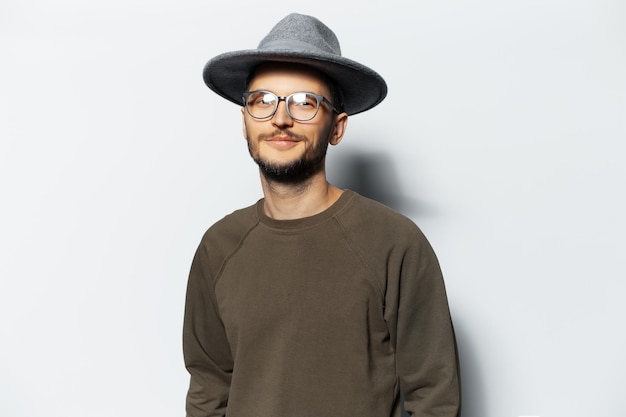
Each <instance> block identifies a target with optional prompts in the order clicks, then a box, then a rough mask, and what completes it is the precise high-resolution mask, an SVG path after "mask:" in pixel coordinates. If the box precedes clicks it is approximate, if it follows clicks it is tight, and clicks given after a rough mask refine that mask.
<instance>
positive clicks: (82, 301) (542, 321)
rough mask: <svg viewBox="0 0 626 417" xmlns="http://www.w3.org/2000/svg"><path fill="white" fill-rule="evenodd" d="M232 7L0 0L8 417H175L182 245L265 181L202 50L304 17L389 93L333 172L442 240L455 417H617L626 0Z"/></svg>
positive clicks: (0, 227) (247, 40) (358, 126)
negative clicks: (458, 378)
mask: <svg viewBox="0 0 626 417" xmlns="http://www.w3.org/2000/svg"><path fill="white" fill-rule="evenodd" d="M217 3H218V2H209V1H200V0H196V1H191V0H182V1H180V0H179V1H176V2H174V1H167V2H166V1H163V0H161V1H148V0H123V1H122V0H109V1H104V0H101V1H79V0H65V1H63V0H56V1H43V0H39V1H36V0H19V1H18V0H3V1H2V2H1V3H0V193H1V194H0V195H1V197H0V198H1V204H0V256H1V263H0V331H1V335H2V340H1V342H0V415H1V416H3V417H5V416H6V417H35V416H36V417H39V416H46V417H57V416H58V417H79V416H80V417H85V416H88V417H100V416H107V417H124V416H176V415H179V416H182V415H184V396H185V391H186V388H187V381H188V379H187V374H186V371H185V370H184V367H183V363H182V354H181V340H180V339H181V325H182V312H183V304H184V293H185V286H186V278H187V272H188V269H189V264H190V262H191V257H192V255H193V252H194V251H195V248H196V245H197V244H198V241H199V239H200V237H201V235H202V233H203V232H204V230H205V229H206V228H207V227H208V226H209V225H210V224H212V223H213V222H215V221H216V220H218V219H219V218H221V217H222V216H223V215H225V214H227V213H229V212H230V211H232V210H234V209H236V208H239V207H243V206H246V205H249V204H251V203H253V202H254V201H256V199H257V198H259V197H260V195H261V191H260V186H259V182H258V175H257V172H256V168H255V166H254V164H253V163H252V162H251V161H250V160H249V157H248V155H247V151H246V148H245V143H244V141H243V139H242V137H241V129H240V113H239V109H238V108H237V106H235V105H233V104H231V103H229V102H227V101H225V100H223V99H220V98H219V97H218V96H217V95H215V94H213V93H212V92H210V91H209V90H208V89H207V88H206V87H205V86H204V84H203V83H202V80H201V70H202V66H203V65H204V63H205V61H206V60H207V59H209V58H210V57H212V56H214V55H217V54H218V53H222V52H226V51H230V50H237V49H249V48H254V47H255V46H256V45H257V43H258V42H259V40H260V39H261V38H262V37H263V36H264V35H265V34H266V33H267V32H268V31H269V30H270V28H271V27H272V26H273V25H274V24H275V23H276V22H277V21H278V20H279V19H280V18H282V17H283V16H285V15H286V14H288V13H289V12H292V11H299V12H303V13H308V14H313V15H315V16H317V17H319V18H321V19H322V20H323V21H324V22H325V23H327V24H328V25H329V26H330V27H331V28H333V29H334V30H335V32H336V33H337V35H338V37H339V39H340V41H341V44H342V49H343V53H344V55H345V56H347V57H350V58H352V59H355V60H357V61H360V62H362V63H364V64H366V65H368V66H371V67H372V68H374V69H376V70H377V71H378V72H380V73H381V74H382V75H383V76H384V77H385V79H386V80H387V82H388V84H389V95H388V97H387V99H386V100H385V101H384V102H383V103H382V104H381V105H380V106H379V107H377V108H375V109H374V110H372V111H370V112H367V113H364V114H361V115H357V116H355V117H353V118H351V119H350V123H349V124H350V126H349V130H348V133H347V136H346V137H345V138H344V141H343V142H342V143H341V144H340V145H339V146H338V147H336V148H332V149H331V150H330V155H329V164H330V165H331V168H330V169H329V171H330V173H329V174H330V175H331V178H332V179H333V180H334V181H337V182H338V183H340V184H341V183H342V182H343V183H348V185H350V184H353V185H357V184H360V186H361V188H362V190H364V191H367V190H369V191H371V192H372V193H373V194H378V196H379V197H380V198H381V199H382V200H383V201H385V202H387V203H389V204H391V205H393V206H395V207H396V208H398V209H399V210H400V211H402V212H404V213H405V214H407V215H408V216H410V217H411V218H413V219H414V220H415V221H416V222H417V223H418V224H419V225H420V226H421V228H422V229H423V230H424V232H425V233H426V235H427V236H428V237H429V239H430V240H431V243H432V244H433V246H434V247H435V250H436V251H437V253H438V255H439V257H440V261H441V263H442V267H443V269H444V274H445V277H446V284H447V288H448V294H449V299H450V305H451V309H452V315H453V319H454V322H455V325H456V328H457V332H458V339H459V340H458V341H459V348H460V352H461V359H462V367H463V383H464V407H465V409H464V414H463V416H464V417H515V416H520V415H536V416H541V417H563V416H567V417H583V416H602V417H612V416H614V417H618V416H623V415H624V414H625V412H626V402H625V401H626V400H624V395H623V392H624V389H625V388H626V384H625V383H624V372H625V371H626V362H625V360H624V352H625V351H626V336H625V332H624V318H625V317H626V307H625V304H624V303H623V299H624V296H625V295H626V294H625V293H626V284H624V279H625V278H626V267H625V264H624V252H625V249H626V245H625V243H624V242H625V234H626V221H625V220H624V213H625V212H626V201H625V195H624V183H625V179H626V168H624V164H623V160H624V158H625V156H626V145H625V139H626V121H625V120H626V76H625V75H624V74H626V6H625V3H624V2H620V1H618V0H615V1H603V0H599V1H598V0H593V1H592V0H570V1H564V0H563V1H557V0H542V1H538V0H529V1H495V0H491V1H490V0H478V1H473V2H468V1H460V0H459V1H446V0H443V1H417V2H414V1H397V0H395V1H394V0H391V1H385V2H378V3H375V5H366V4H365V2H356V1H351V2H343V3H342V2H338V1H316V2H311V4H310V5H309V6H305V5H304V4H303V2H299V3H298V6H297V7H298V8H297V9H295V8H294V7H296V6H295V5H294V3H293V2H291V1H281V0H277V1H271V2H258V1H254V2H252V1H248V0H246V1H239V2H230V4H228V5H227V4H221V3H226V2H219V3H220V5H217ZM349 167H355V169H356V170H357V171H358V172H357V174H358V175H357V176H356V177H354V175H353V174H354V172H352V173H351V172H350V170H349V169H348V168H349ZM363 169H364V170H363ZM351 175H352V179H350V178H351ZM355 178H356V179H355Z"/></svg>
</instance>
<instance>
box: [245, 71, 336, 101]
mask: <svg viewBox="0 0 626 417" xmlns="http://www.w3.org/2000/svg"><path fill="white" fill-rule="evenodd" d="M248 90H270V91H272V92H274V93H276V94H279V95H283V94H291V93H293V92H296V91H309V92H312V93H317V94H321V95H324V96H327V95H328V94H329V93H330V89H329V87H328V79H327V78H326V77H325V76H324V75H323V74H322V73H321V72H319V71H317V70H315V69H314V68H311V67H308V66H305V65H299V64H289V63H265V64H261V65H260V66H258V67H257V68H256V69H255V70H254V72H253V73H252V75H251V77H250V82H249V84H248Z"/></svg>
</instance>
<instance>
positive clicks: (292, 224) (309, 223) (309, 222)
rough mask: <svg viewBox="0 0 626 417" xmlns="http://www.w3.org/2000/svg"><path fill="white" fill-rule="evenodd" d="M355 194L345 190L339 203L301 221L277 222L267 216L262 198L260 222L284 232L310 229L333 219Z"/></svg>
mask: <svg viewBox="0 0 626 417" xmlns="http://www.w3.org/2000/svg"><path fill="white" fill-rule="evenodd" d="M355 194H356V193H355V192H354V191H351V190H344V191H343V193H341V195H340V196H339V198H338V199H337V201H335V202H334V203H333V204H332V205H331V206H330V207H328V208H327V209H326V210H324V211H322V212H321V213H318V214H315V215H313V216H309V217H303V218H300V219H291V220H276V219H273V218H271V217H269V216H268V215H267V214H265V210H263V204H264V202H265V199H264V198H262V199H260V200H259V201H257V203H256V212H257V216H258V218H259V221H260V222H261V223H262V224H264V225H266V226H269V227H271V228H274V229H282V230H295V229H302V228H309V227H313V226H316V225H318V224H320V223H322V222H324V221H326V220H328V219H330V218H332V217H333V216H334V215H335V214H337V213H338V212H339V211H341V210H342V209H343V208H344V207H346V206H347V205H348V204H349V203H350V201H351V200H352V199H353V198H354V196H355Z"/></svg>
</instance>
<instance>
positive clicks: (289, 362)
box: [184, 14, 459, 417]
mask: <svg viewBox="0 0 626 417" xmlns="http://www.w3.org/2000/svg"><path fill="white" fill-rule="evenodd" d="M204 80H205V82H206V84H207V85H208V86H209V87H210V88H211V89H212V90H213V91H215V92H216V93H218V94H219V95H221V96H223V97H225V98H226V99H228V100H230V101H232V102H235V103H237V104H239V105H242V106H243V107H242V109H241V112H242V117H243V135H244V137H245V139H246V140H247V143H248V149H249V152H250V155H251V156H252V158H253V159H254V161H255V162H256V163H257V164H258V166H259V170H260V174H261V175H260V177H261V185H262V188H263V196H264V198H263V199H261V200H260V201H258V202H257V203H256V204H255V205H252V206H250V207H248V208H244V209H242V210H239V211H236V212H234V213H232V214H230V215H228V216H226V217H225V218H224V219H222V220H220V221H219V222H217V223H216V224H215V225H213V226H212V227H211V228H210V229H209V230H208V231H207V233H206V234H205V235H204V237H203V239H202V242H201V243H200V246H199V248H198V250H197V252H196V255H195V257H194V260H193V263H192V267H191V272H190V276H189V284H188V292H187V302H186V308H185V323H184V355H185V363H186V366H187V369H188V370H189V373H190V374H191V382H190V387H189V392H188V395H187V415H188V416H189V417H207V416H225V415H227V416H229V417H348V416H350V417H356V416H359V417H390V416H395V417H398V416H400V415H402V413H403V411H402V410H403V409H405V410H406V412H408V413H409V414H410V415H414V416H420V417H425V416H432V417H435V416H436V417H445V416H456V415H457V412H458V407H459V388H458V376H457V367H456V359H455V357H456V356H455V354H456V351H455V344H454V336H453V331H452V326H451V321H450V315H449V311H448V305H447V300H446V294H445V289H444V285H443V280H442V277H441V273H440V269H439V266H438V263H437V259H436V258H435V255H434V254H433V251H432V249H431V247H430V245H429V244H428V242H427V241H426V239H425V238H424V236H423V235H422V234H421V232H420V231H419V229H418V228H417V227H416V226H415V225H414V224H413V223H412V222H411V221H410V220H408V219H407V218H405V217H403V216H401V215H400V214H397V213H396V212H394V211H392V210H391V209H388V208H387V207H385V206H383V205H381V204H379V203H376V202H374V201H372V200H369V199H366V198H364V197H362V196H360V195H358V194H356V193H355V192H352V191H349V190H341V189H339V188H337V187H335V186H333V185H331V184H329V183H328V182H327V180H326V174H325V154H326V149H327V147H328V144H331V145H337V144H338V143H339V142H340V141H341V139H342V137H343V135H344V132H345V129H346V123H347V119H348V115H352V114H356V113H359V112H362V111H365V110H367V109H369V108H371V107H373V106H375V105H377V104H378V103H380V101H382V100H383V99H384V97H385V95H386V92H387V87H386V84H385V82H384V81H383V79H382V78H381V77H380V76H379V75H378V74H377V73H375V72H374V71H372V70H371V69H369V68H367V67H365V66H363V65H361V64H359V63H356V62H354V61H351V60H348V59H346V58H343V57H342V56H341V53H340V49H339V43H338V41H337V39H336V37H335V35H334V34H333V32H332V31H331V30H330V29H328V28H327V27H326V26H325V25H324V24H322V23H321V22H320V21H318V20H317V19H315V18H312V17H309V16H303V15H297V14H292V15H289V16H287V17H286V18H284V19H283V20H281V21H280V22H279V23H278V24H277V25H276V26H275V27H274V28H273V29H272V31H271V32H270V33H269V35H267V36H266V37H265V38H264V39H263V40H262V41H261V43H260V45H259V48H258V49H255V50H248V51H239V52H233V53H227V54H222V55H219V56H217V57H215V58H213V59H212V60H210V61H209V62H208V63H207V65H206V66H205V68H204Z"/></svg>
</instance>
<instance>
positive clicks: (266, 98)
mask: <svg viewBox="0 0 626 417" xmlns="http://www.w3.org/2000/svg"><path fill="white" fill-rule="evenodd" d="M275 102H276V96H275V95H274V94H270V93H261V94H259V96H258V97H257V98H256V99H255V101H254V103H255V104H259V105H262V106H269V105H272V106H273V105H274V103H275Z"/></svg>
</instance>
